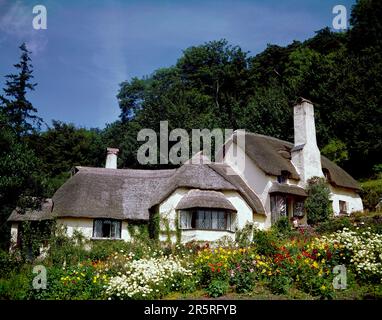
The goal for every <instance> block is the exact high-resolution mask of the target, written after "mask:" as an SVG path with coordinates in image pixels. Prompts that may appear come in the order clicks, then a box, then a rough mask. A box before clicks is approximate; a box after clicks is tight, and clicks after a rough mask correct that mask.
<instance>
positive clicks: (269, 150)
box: [8, 99, 363, 243]
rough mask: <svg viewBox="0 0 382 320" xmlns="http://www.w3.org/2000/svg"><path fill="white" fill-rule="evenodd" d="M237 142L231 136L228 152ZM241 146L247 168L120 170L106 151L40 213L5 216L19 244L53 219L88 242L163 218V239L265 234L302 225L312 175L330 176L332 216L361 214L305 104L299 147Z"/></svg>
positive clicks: (248, 138) (266, 140) (226, 158)
mask: <svg viewBox="0 0 382 320" xmlns="http://www.w3.org/2000/svg"><path fill="white" fill-rule="evenodd" d="M236 143H237V136H236V134H233V135H232V136H231V138H230V139H229V140H228V141H226V143H225V148H224V150H227V151H229V150H230V148H233V147H235V144H236ZM236 149H237V153H236V155H235V156H236V157H239V158H241V159H242V160H243V161H244V163H245V166H244V167H243V170H242V169H241V168H238V167H237V165H236V163H237V162H236V161H234V160H235V159H233V158H232V155H233V154H234V153H232V152H224V153H223V152H222V153H220V156H219V158H218V159H217V160H218V161H216V162H214V163H204V162H203V161H202V160H203V157H200V158H201V161H200V162H199V163H197V164H195V163H194V162H193V161H189V162H187V163H185V164H183V165H182V166H181V167H180V168H178V169H170V170H135V169H117V153H118V150H117V149H111V148H109V149H108V155H107V161H106V167H105V168H90V167H76V168H75V169H74V172H73V175H72V177H71V178H70V179H68V180H67V181H66V182H65V183H64V184H63V185H62V186H61V187H60V188H59V189H58V190H57V191H56V193H55V194H54V196H53V197H52V199H49V200H47V201H46V202H45V203H44V204H43V206H42V209H41V210H40V211H37V212H36V211H29V212H26V213H25V214H20V213H18V212H17V211H16V210H15V211H14V212H13V213H12V214H11V216H10V217H9V219H8V221H9V222H10V223H11V224H12V227H11V233H12V240H13V242H14V243H16V242H17V238H18V230H19V225H20V222H21V221H26V220H29V221H36V220H45V219H53V218H54V219H56V220H57V222H58V223H61V224H63V225H64V226H66V227H67V229H66V230H67V233H68V235H69V236H71V235H73V233H74V231H75V230H78V231H80V232H82V234H83V235H84V236H85V237H87V238H91V239H110V238H111V239H123V240H129V239H130V237H131V232H132V230H134V226H135V225H137V224H147V225H150V226H153V224H154V221H159V222H158V225H159V228H158V227H157V230H158V231H159V238H160V239H161V240H166V239H171V241H173V242H175V241H176V240H177V238H178V240H181V241H182V242H188V241H192V240H203V241H212V240H217V239H219V238H221V237H222V236H230V237H233V236H234V232H235V230H237V229H240V228H243V227H244V226H245V224H246V223H247V222H252V223H254V224H255V225H257V227H258V228H261V229H268V228H269V227H270V226H271V225H272V224H273V223H274V222H275V221H277V219H278V218H279V217H281V216H287V217H289V218H290V219H291V220H292V219H294V220H295V221H298V222H299V223H300V224H305V223H306V213H305V210H304V200H305V198H306V197H307V193H306V189H305V188H306V185H307V181H308V179H309V178H311V177H313V176H319V177H326V179H327V182H328V185H329V186H330V189H331V199H332V203H333V212H334V214H335V215H340V214H349V213H351V212H353V211H360V210H363V206H362V200H361V198H360V196H359V195H358V190H359V185H358V183H357V182H356V181H355V180H354V179H353V178H352V177H351V176H350V175H349V174H348V173H346V172H345V171H344V170H343V169H341V168H340V167H338V166H337V165H336V164H334V163H333V162H331V161H330V160H328V159H327V158H325V157H323V156H321V154H320V151H319V149H318V147H317V142H316V130H315V122H314V109H313V105H312V104H311V103H310V102H309V101H307V100H304V99H301V101H299V103H298V104H297V105H295V106H294V143H290V142H286V141H282V140H279V139H276V138H272V137H268V136H263V135H259V134H253V133H246V134H245V148H241V147H237V148H236ZM153 229H155V228H151V230H153Z"/></svg>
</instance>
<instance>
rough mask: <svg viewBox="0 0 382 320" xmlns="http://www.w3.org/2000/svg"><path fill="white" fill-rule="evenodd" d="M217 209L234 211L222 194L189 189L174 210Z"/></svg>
mask: <svg viewBox="0 0 382 320" xmlns="http://www.w3.org/2000/svg"><path fill="white" fill-rule="evenodd" d="M190 208H217V209H226V210H231V211H236V209H235V207H234V206H233V205H232V203H231V202H229V201H228V200H227V198H226V197H225V196H224V194H223V193H221V192H218V191H211V190H200V189H191V190H190V191H188V193H187V194H186V195H185V196H184V197H183V198H182V199H181V200H180V201H179V203H178V205H177V206H176V209H190Z"/></svg>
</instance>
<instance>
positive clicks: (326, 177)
mask: <svg viewBox="0 0 382 320" xmlns="http://www.w3.org/2000/svg"><path fill="white" fill-rule="evenodd" d="M322 172H323V174H324V176H325V179H326V180H330V172H329V170H328V169H326V168H323V169H322Z"/></svg>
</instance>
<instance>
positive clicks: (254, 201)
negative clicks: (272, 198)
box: [209, 163, 265, 215]
mask: <svg viewBox="0 0 382 320" xmlns="http://www.w3.org/2000/svg"><path fill="white" fill-rule="evenodd" d="M209 167H210V168H212V169H214V170H215V171H216V172H217V173H219V174H220V175H221V176H222V177H224V179H226V180H227V181H229V182H230V183H231V184H232V185H234V186H235V187H236V190H237V191H238V192H239V193H240V194H241V196H242V197H243V198H244V200H245V201H246V202H247V203H248V205H249V206H250V207H251V208H252V210H253V211H254V212H256V213H257V214H262V215H265V208H264V206H263V204H262V203H261V201H260V198H259V197H258V196H257V194H256V193H255V192H254V191H253V190H252V189H251V188H250V187H249V186H248V185H247V184H246V183H245V182H244V180H243V179H242V178H241V177H240V176H239V175H237V174H234V173H233V172H232V169H231V167H229V166H228V165H226V164H221V163H211V164H209Z"/></svg>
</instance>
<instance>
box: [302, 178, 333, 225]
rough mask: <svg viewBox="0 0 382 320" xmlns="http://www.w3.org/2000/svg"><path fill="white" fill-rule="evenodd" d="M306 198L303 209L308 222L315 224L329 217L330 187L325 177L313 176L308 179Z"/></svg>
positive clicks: (330, 212)
mask: <svg viewBox="0 0 382 320" xmlns="http://www.w3.org/2000/svg"><path fill="white" fill-rule="evenodd" d="M307 191H308V198H307V199H306V200H305V209H306V212H307V215H308V223H311V224H315V223H318V222H323V221H325V220H327V219H329V217H330V215H331V214H332V209H331V202H330V189H329V187H328V185H327V182H326V179H324V178H319V177H313V178H311V179H309V180H308V187H307Z"/></svg>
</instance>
